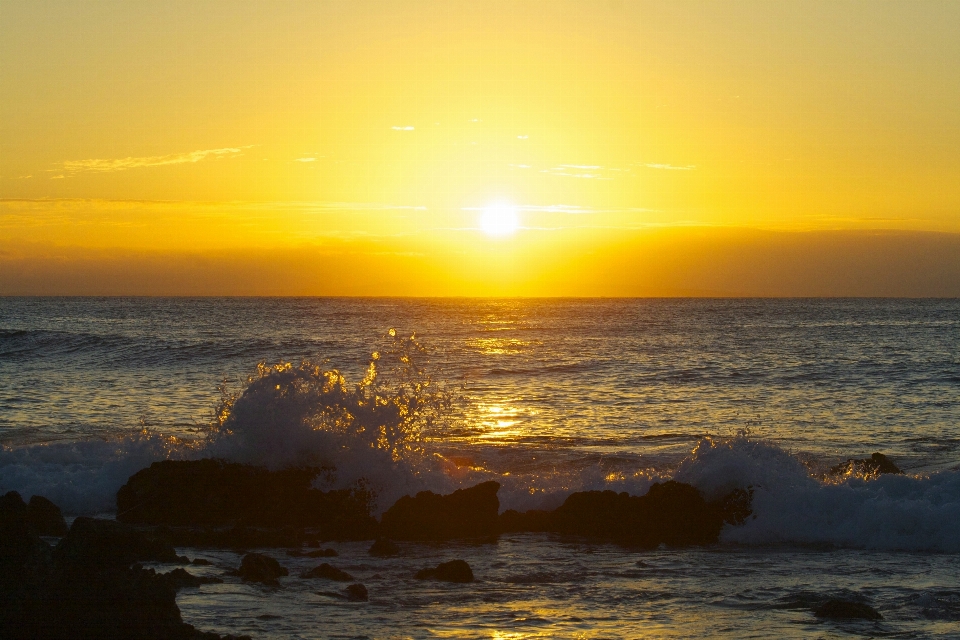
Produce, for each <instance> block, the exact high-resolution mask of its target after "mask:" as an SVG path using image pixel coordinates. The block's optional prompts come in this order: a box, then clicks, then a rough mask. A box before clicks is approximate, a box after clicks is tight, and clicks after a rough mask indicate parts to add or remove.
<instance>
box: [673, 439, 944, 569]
mask: <svg viewBox="0 0 960 640" xmlns="http://www.w3.org/2000/svg"><path fill="white" fill-rule="evenodd" d="M676 479H677V480H680V481H682V482H688V483H690V484H692V485H694V486H695V487H697V488H698V489H700V491H701V492H703V493H704V495H705V496H706V497H708V498H711V497H719V496H720V495H723V494H724V493H725V492H728V491H730V490H732V489H736V488H751V489H752V492H753V515H752V516H751V517H750V518H748V519H747V521H746V522H745V523H744V524H742V525H740V526H735V527H732V526H727V527H725V528H724V530H723V533H722V534H721V541H723V542H728V543H740V544H752V545H753V544H778V543H789V544H812V545H834V546H838V547H851V548H860V549H879V550H887V551H894V550H909V551H940V552H951V553H952V552H957V551H960V473H958V472H957V471H955V470H948V471H940V472H936V473H932V474H930V475H917V476H910V475H899V474H886V475H881V476H879V477H876V478H871V477H857V476H852V477H844V478H839V479H831V478H820V477H817V476H816V475H815V474H811V473H810V471H809V470H808V469H807V467H805V466H804V465H803V464H802V463H801V462H800V460H799V458H797V457H796V456H794V455H791V454H790V453H788V452H787V451H785V450H783V449H781V448H780V447H778V446H776V445H775V444H772V443H767V442H762V441H756V440H751V439H750V438H749V437H747V436H745V435H739V436H737V437H734V438H730V439H726V440H704V441H702V442H701V443H700V445H699V446H698V447H697V449H696V450H695V451H694V452H693V454H692V455H691V456H690V458H688V459H687V460H685V461H684V462H683V463H681V465H680V468H679V469H678V470H677V473H676Z"/></svg>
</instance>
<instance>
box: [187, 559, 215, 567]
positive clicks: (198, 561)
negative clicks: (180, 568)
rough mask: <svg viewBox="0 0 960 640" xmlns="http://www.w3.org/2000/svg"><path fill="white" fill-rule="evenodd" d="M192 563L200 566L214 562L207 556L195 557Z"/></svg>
mask: <svg viewBox="0 0 960 640" xmlns="http://www.w3.org/2000/svg"><path fill="white" fill-rule="evenodd" d="M190 564H193V565H196V566H198V567H207V566H210V565H211V564H213V563H212V562H210V561H209V560H207V559H206V558H194V559H193V560H191V561H190Z"/></svg>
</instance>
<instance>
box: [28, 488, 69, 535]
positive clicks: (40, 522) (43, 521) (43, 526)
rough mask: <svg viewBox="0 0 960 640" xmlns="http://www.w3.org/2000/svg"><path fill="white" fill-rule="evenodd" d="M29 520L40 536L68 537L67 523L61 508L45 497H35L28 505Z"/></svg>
mask: <svg viewBox="0 0 960 640" xmlns="http://www.w3.org/2000/svg"><path fill="white" fill-rule="evenodd" d="M27 520H28V521H29V523H30V526H32V527H33V528H34V529H35V530H36V532H37V534H38V535H41V536H57V537H62V536H65V535H67V522H66V520H64V519H63V514H62V513H61V512H60V507H58V506H57V505H55V504H53V503H52V502H50V501H49V500H47V499H46V498H44V497H43V496H33V497H31V498H30V504H29V505H27Z"/></svg>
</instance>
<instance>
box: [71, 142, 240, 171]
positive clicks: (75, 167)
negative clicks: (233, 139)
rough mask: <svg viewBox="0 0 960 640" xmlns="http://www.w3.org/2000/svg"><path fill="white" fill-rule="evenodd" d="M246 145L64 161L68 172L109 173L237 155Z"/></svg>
mask: <svg viewBox="0 0 960 640" xmlns="http://www.w3.org/2000/svg"><path fill="white" fill-rule="evenodd" d="M249 148H250V146H246V147H224V148H222V149H200V150H198V151H189V152H187V153H171V154H168V155H165V156H142V157H138V158H134V157H128V158H115V159H102V158H92V159H89V160H67V161H66V162H64V163H63V170H64V171H65V172H67V173H81V172H94V173H108V172H113V171H126V170H128V169H139V168H141V167H162V166H166V165H171V164H191V163H195V162H200V161H201V160H206V159H208V158H225V157H235V156H237V155H238V154H241V153H243V150H244V149H249Z"/></svg>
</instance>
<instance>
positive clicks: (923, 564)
mask: <svg viewBox="0 0 960 640" xmlns="http://www.w3.org/2000/svg"><path fill="white" fill-rule="evenodd" d="M286 363H290V366H289V367H288V366H286ZM302 363H306V364H302ZM391 363H392V364H391ZM398 363H399V364H398ZM371 364H373V367H371ZM258 365H262V366H260V367H259V369H258ZM333 371H336V372H338V374H339V375H341V376H342V383H343V385H344V388H345V389H354V388H358V385H359V386H360V387H363V385H367V386H368V387H369V388H371V389H372V388H377V389H380V390H381V391H382V392H384V393H387V394H389V393H394V394H395V395H394V396H390V397H393V398H402V399H403V401H404V402H406V403H407V404H406V405H404V406H416V407H417V408H418V410H422V415H423V416H425V417H424V419H422V420H408V419H405V418H397V420H395V421H394V422H392V423H391V424H390V425H388V427H389V428H387V429H386V430H384V431H382V432H378V431H377V430H378V429H381V427H382V425H380V424H375V423H373V422H366V423H364V422H362V421H359V422H358V423H356V424H351V425H350V426H349V428H346V427H344V426H343V425H342V424H341V423H340V422H338V421H337V420H336V419H335V415H336V413H337V410H338V407H336V406H329V405H327V406H319V405H318V404H317V403H316V402H314V403H313V404H311V403H309V402H305V401H304V400H303V398H302V397H300V398H299V400H296V402H295V401H294V400H291V401H290V402H289V403H288V404H281V405H277V404H271V405H269V411H268V412H267V411H266V409H265V408H264V406H261V407H259V408H258V407H256V406H255V405H256V402H257V400H256V398H257V396H255V395H254V393H253V392H252V391H251V389H253V388H254V385H256V384H257V383H258V382H259V383H263V381H265V380H269V381H272V380H274V377H277V378H276V379H277V380H279V379H280V376H287V379H291V380H294V381H295V384H308V383H310V382H311V381H314V382H315V381H316V380H328V379H332V378H328V377H324V376H328V375H332V373H331V372H333ZM371 372H373V373H375V374H376V375H373V373H371ZM271 376H274V377H271ZM338 379H339V378H338ZM271 384H272V382H271ZM376 385H379V386H376ZM278 388H279V387H278ZM245 392H246V394H247V395H246V398H247V401H246V402H245V403H243V402H241V401H240V400H241V399H242V398H244V393H245ZM251 407H253V408H251ZM225 409H226V410H228V411H234V413H235V417H236V418H237V419H236V420H235V421H234V423H233V424H235V425H239V426H235V428H233V430H232V431H230V432H229V433H228V432H226V431H225V430H224V429H223V428H222V415H223V414H222V412H223V411H224V410H225ZM218 411H219V412H221V413H219V414H218ZM241 412H247V413H246V414H242V415H241ZM218 415H219V416H220V418H218ZM418 415H420V414H418ZM244 416H247V417H246V418H244ZM264 416H267V417H266V418H264ZM241 418H242V419H241ZM254 418H256V419H254ZM378 433H379V434H380V435H377V434H378ZM0 442H2V444H3V450H2V451H0V491H3V492H6V491H10V490H16V491H19V492H20V493H21V494H22V495H24V497H29V496H30V495H33V494H40V495H44V496H46V497H48V498H50V499H52V500H53V501H54V502H56V503H57V504H58V505H60V506H61V507H62V509H63V510H64V512H65V513H66V514H67V515H68V516H76V515H82V514H100V515H105V516H107V517H109V514H111V512H112V511H113V510H114V508H115V507H114V497H115V494H116V491H117V489H118V488H119V487H120V486H121V485H122V484H123V483H124V482H125V481H126V479H127V477H129V475H131V474H132V473H134V472H136V471H138V470H139V469H141V468H143V467H146V466H148V465H149V464H150V463H151V462H152V461H155V460H159V459H163V458H166V457H170V458H198V457H206V456H211V455H215V456H219V457H226V458H230V459H235V460H237V461H242V462H250V463H256V464H264V465H267V466H270V467H273V468H279V467H283V466H286V465H292V464H305V463H309V464H324V465H327V466H329V467H335V468H336V473H335V474H334V476H332V477H331V478H330V479H328V482H329V483H330V486H353V485H354V484H355V483H356V482H357V481H360V480H363V481H364V482H365V483H366V484H367V486H369V487H370V488H372V489H373V490H374V491H375V492H376V493H377V496H378V508H379V509H381V510H383V509H386V508H387V507H389V506H390V504H392V502H393V501H395V500H396V499H397V498H398V497H400V496H402V495H404V494H408V493H415V492H416V491H419V490H423V489H432V490H435V491H441V492H448V491H451V490H453V489H456V488H458V487H465V486H471V485H473V484H475V483H477V482H480V481H483V480H489V479H495V480H498V481H499V482H500V483H501V489H500V493H499V497H500V503H501V509H502V510H504V509H511V508H512V509H518V510H526V509H552V508H555V507H556V506H558V505H559V504H560V503H562V501H563V500H564V499H565V498H566V496H568V495H569V494H570V493H572V492H574V491H579V490H586V489H614V490H616V491H628V492H630V493H632V494H637V495H639V494H642V493H644V492H645V491H646V490H647V489H648V488H649V486H650V485H651V484H652V483H653V482H656V481H659V480H664V479H677V480H681V481H684V482H688V483H691V484H693V485H694V486H696V487H697V488H698V489H700V491H701V492H702V493H704V494H705V495H706V496H708V497H709V496H714V497H716V496H719V495H722V494H723V493H725V492H727V491H729V490H730V489H732V488H738V487H752V488H753V491H754V498H753V516H751V518H749V519H748V520H747V521H746V522H745V523H744V524H742V525H740V526H731V525H727V526H726V527H725V529H724V531H723V532H722V534H721V543H720V544H719V545H715V546H712V547H706V548H693V549H673V548H666V547H661V548H659V549H656V550H648V551H639V550H636V549H629V548H624V547H619V546H617V545H610V544H601V543H595V542H587V541H583V540H571V539H564V538H559V537H556V536H552V535H549V534H506V535H503V536H501V537H500V539H499V541H498V542H497V543H495V544H480V545H477V544H465V543H446V544H432V545H419V544H413V543H410V544H407V545H404V553H403V554H402V555H401V556H399V557H396V558H388V559H377V558H372V557H371V556H369V555H368V554H367V553H366V547H367V546H368V543H367V544H365V543H333V544H331V545H330V546H333V547H334V548H335V549H336V550H337V551H338V552H339V553H340V557H339V558H338V559H337V566H338V567H341V568H343V569H345V570H347V571H348V572H350V573H351V574H353V575H354V576H355V577H356V578H357V580H359V581H361V582H363V583H364V584H365V585H366V586H367V588H368V589H369V591H370V601H369V602H365V603H353V602H346V601H342V600H338V599H335V598H331V597H328V596H326V595H323V594H322V593H318V592H317V586H316V585H311V584H308V581H302V580H299V579H298V578H296V577H290V578H285V579H283V580H282V586H281V588H280V589H274V588H265V587H260V586H251V585H248V584H245V583H242V582H240V581H238V580H237V579H231V578H227V579H226V580H227V581H226V582H225V583H223V584H219V585H205V586H203V587H201V588H200V589H187V590H184V591H181V592H180V594H179V596H178V603H179V605H180V609H181V611H182V614H183V617H184V620H185V621H187V622H189V623H191V624H194V625H195V626H197V627H198V628H200V629H202V630H205V631H217V632H219V633H244V634H248V635H251V636H253V637H257V638H360V637H367V638H392V637H397V638H421V637H422V638H435V637H484V638H527V637H551V638H552V637H570V638H600V637H603V638H619V637H624V638H635V637H694V636H726V637H861V636H862V637H896V638H913V637H916V638H921V637H922V638H928V637H945V638H946V637H960V473H958V470H960V301H958V300H899V299H600V300H593V299H582V300H581V299H542V300H537V299H504V300H487V299H384V298H373V299H362V298H319V299H318V298H222V299H221V298H197V299H186V298H0ZM875 451H879V452H882V453H884V454H885V455H887V456H889V457H890V458H891V459H892V460H894V461H895V462H896V464H897V465H898V466H900V467H901V468H902V469H903V470H904V471H905V474H903V475H884V476H880V477H856V476H843V477H837V476H831V475H830V474H829V471H830V469H831V468H832V467H834V466H835V465H837V464H839V463H842V462H843V461H845V460H847V459H849V458H864V457H869V455H870V454H871V453H873V452H875ZM181 551H182V552H184V553H186V554H187V555H189V556H191V557H194V556H200V557H206V558H208V559H210V560H211V561H213V562H214V564H213V565H212V566H210V567H197V568H193V567H191V571H195V572H196V573H207V574H210V575H222V573H223V568H224V567H228V566H236V565H238V564H239V556H237V555H236V554H234V553H232V552H227V551H213V552H211V551H209V550H190V549H188V550H181ZM452 558H463V559H465V560H467V561H468V562H469V564H470V565H471V567H473V570H474V573H475V575H476V576H477V582H475V583H472V584H468V585H437V584H424V583H423V582H421V581H417V580H414V579H413V577H412V576H413V573H415V571H416V570H417V569H419V568H423V567H424V566H430V565H431V563H432V564H434V565H435V564H436V563H437V562H438V561H440V560H444V559H452ZM279 559H280V560H281V562H283V563H285V564H286V565H287V566H288V567H289V568H290V569H291V575H292V576H295V575H296V574H297V573H298V572H299V570H300V569H302V568H305V567H306V564H307V563H308V562H309V561H308V559H303V558H286V557H280V558H279ZM301 565H303V566H301ZM832 597H840V598H846V599H853V600H861V601H864V602H867V603H869V604H871V605H872V606H873V607H875V608H876V609H877V610H879V611H880V613H881V614H882V615H883V619H882V620H879V621H846V622H838V621H828V620H823V619H819V618H816V617H815V616H814V615H813V614H812V612H811V609H812V606H813V604H814V603H816V602H819V601H822V600H823V599H826V598H832Z"/></svg>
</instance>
